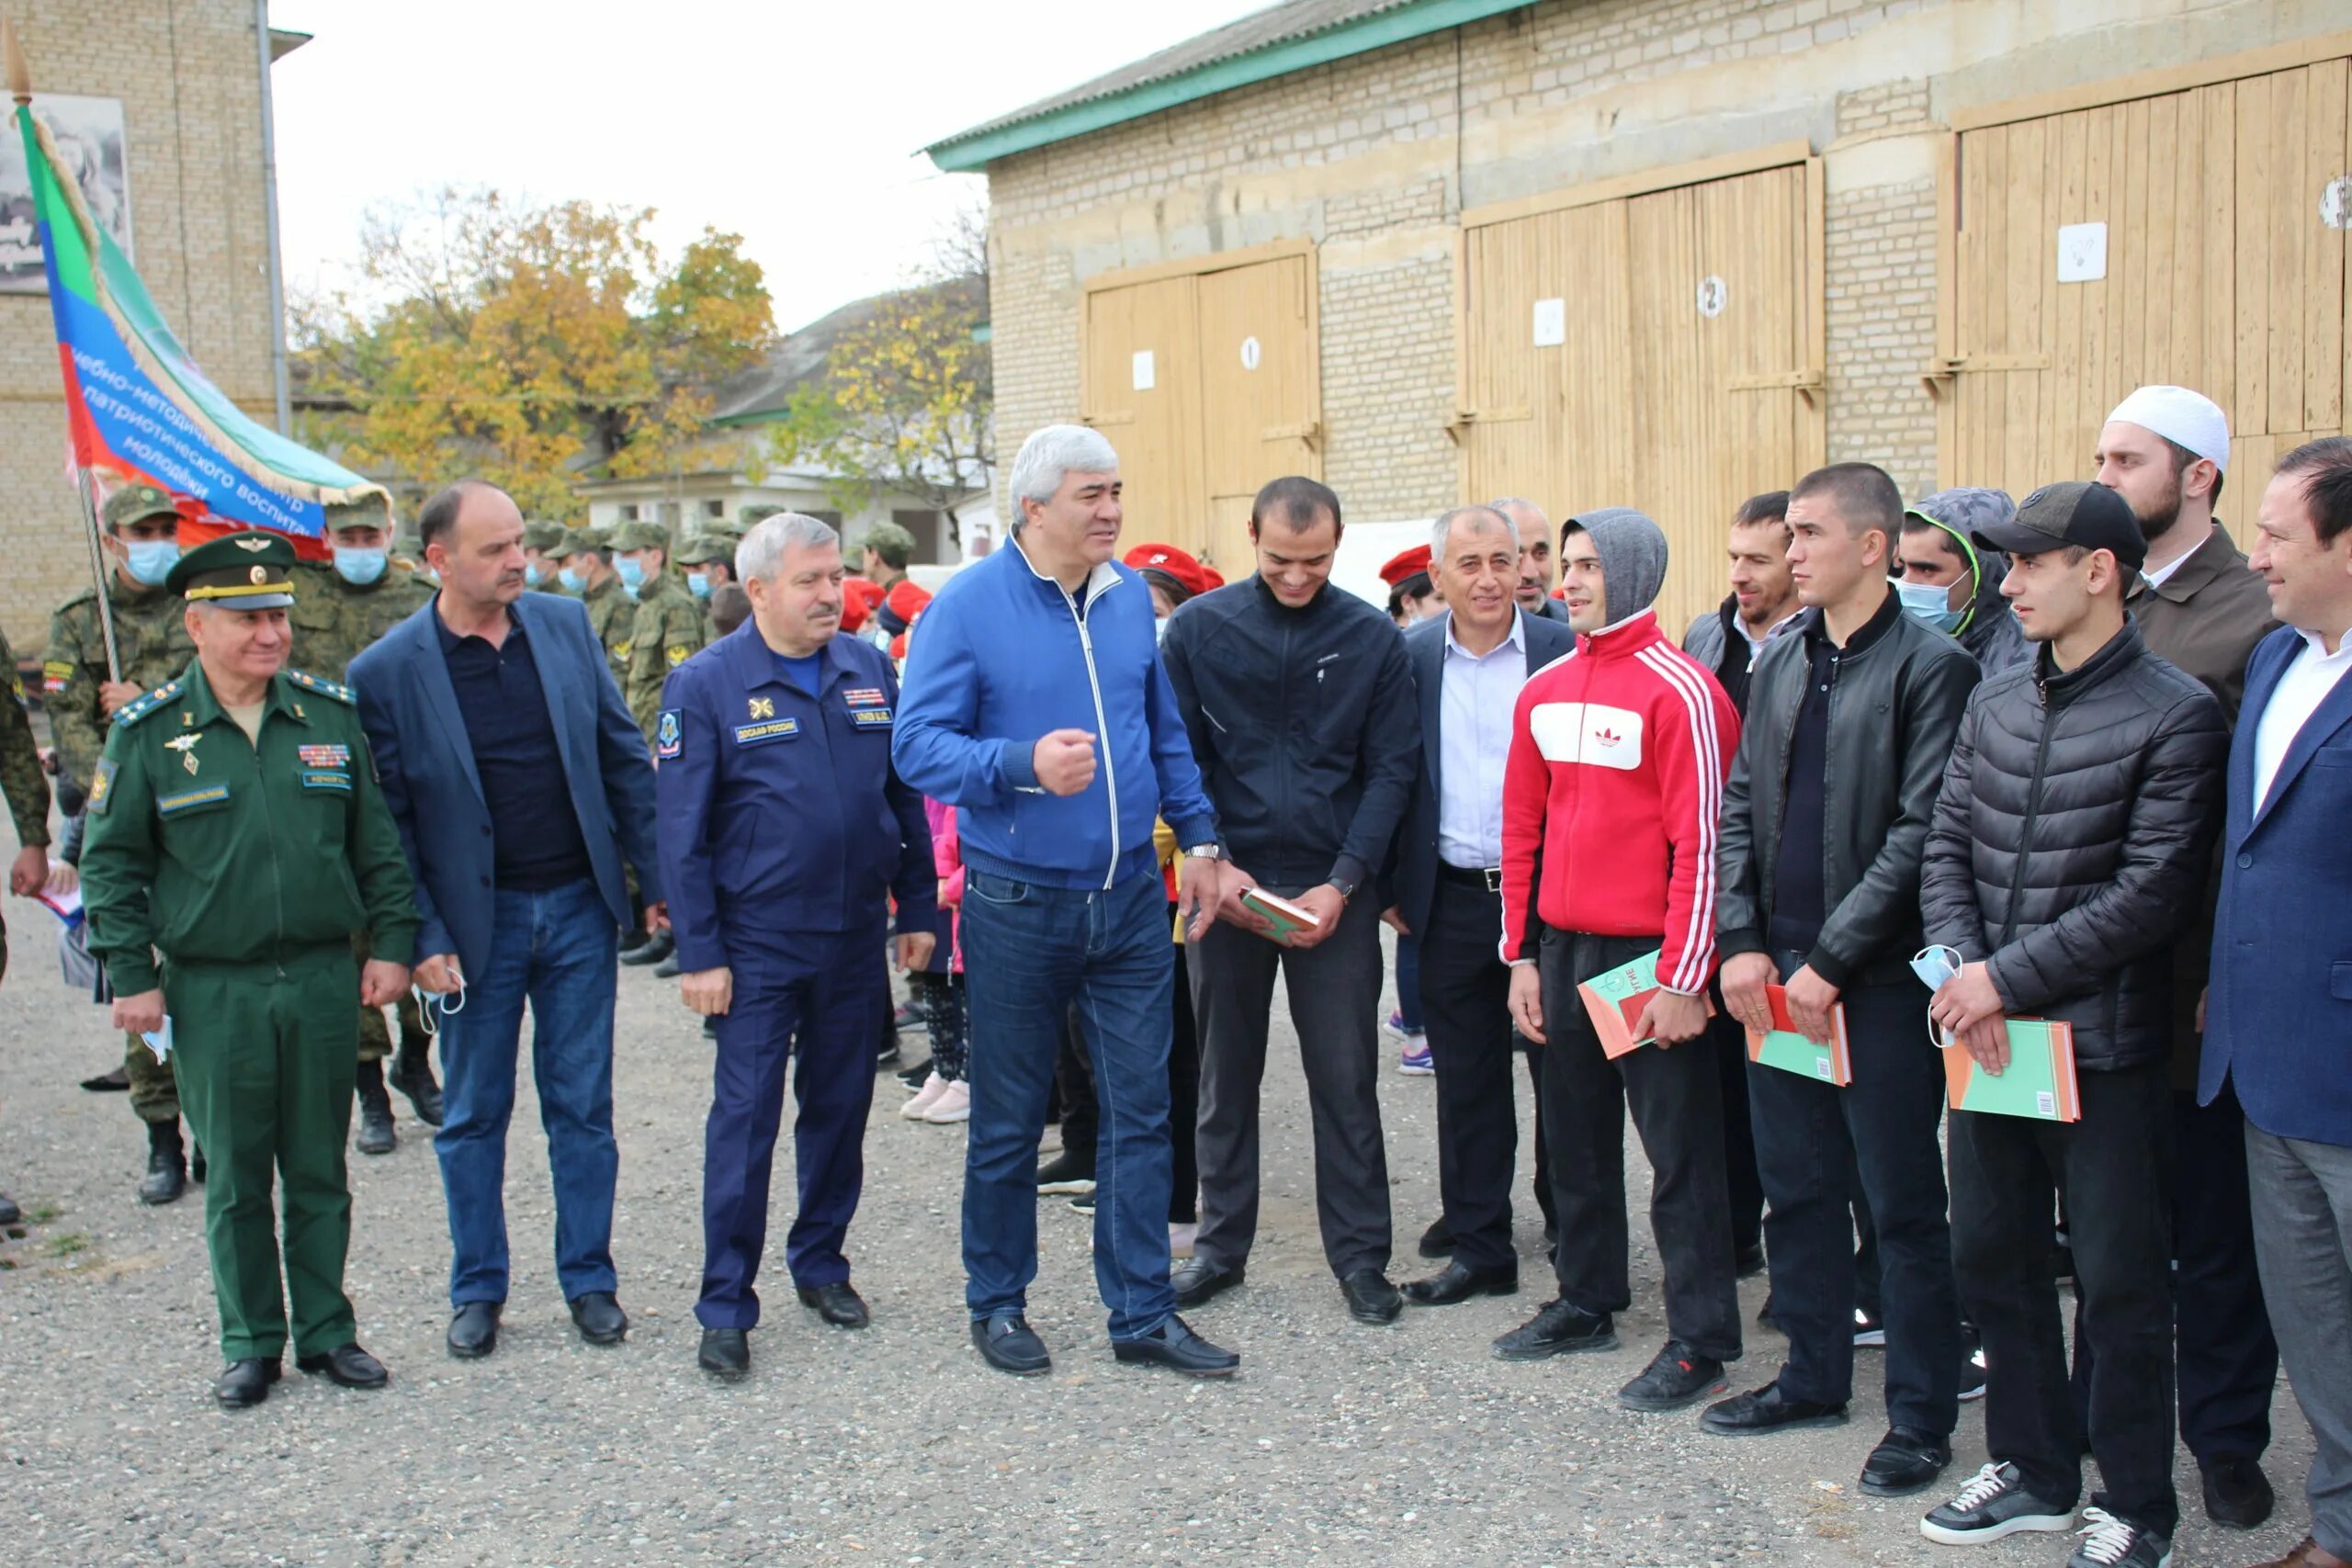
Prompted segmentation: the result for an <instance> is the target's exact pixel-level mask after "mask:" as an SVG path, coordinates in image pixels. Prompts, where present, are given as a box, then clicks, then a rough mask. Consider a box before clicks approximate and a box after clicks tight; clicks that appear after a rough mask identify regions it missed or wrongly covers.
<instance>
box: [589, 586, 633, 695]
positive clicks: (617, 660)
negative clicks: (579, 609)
mask: <svg viewBox="0 0 2352 1568" xmlns="http://www.w3.org/2000/svg"><path fill="white" fill-rule="evenodd" d="M580 602H581V603H582V604H585V605H587V606H588V625H589V626H591V627H592V628H594V631H595V633H596V640H597V641H598V642H600V643H602V644H604V645H605V662H606V663H607V664H609V665H611V666H612V670H613V683H614V684H615V685H616V686H618V687H619V688H620V689H621V691H622V693H623V694H627V693H628V654H629V642H628V634H629V626H630V623H631V622H632V620H633V619H634V618H635V616H636V615H637V602H636V601H635V600H633V599H631V598H630V597H629V596H628V591H627V590H625V589H623V588H622V587H621V580H620V579H619V578H617V577H608V578H606V579H605V581H602V582H599V583H597V584H596V585H594V587H592V588H588V589H585V590H583V591H582V593H581V595H580Z"/></svg>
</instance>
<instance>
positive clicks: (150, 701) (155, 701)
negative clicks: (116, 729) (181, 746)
mask: <svg viewBox="0 0 2352 1568" xmlns="http://www.w3.org/2000/svg"><path fill="white" fill-rule="evenodd" d="M180 690H181V687H180V683H179V682H177V681H166V682H164V683H163V684H162V685H160V686H158V687H156V688H155V689H154V690H153V691H152V692H149V693H148V694H146V695H145V696H142V697H134V698H132V699H131V700H130V702H127V703H125V704H124V705H122V706H121V707H120V708H119V709H117V710H116V711H115V716H114V721H115V722H116V723H117V724H120V725H132V724H137V723H138V722H139V721H140V720H141V719H142V718H145V717H146V716H148V715H149V714H151V713H153V712H154V711H155V710H156V709H157V708H160V707H164V706H168V705H170V704H171V702H172V701H173V700H174V699H175V698H176V697H177V696H178V695H179V694H180Z"/></svg>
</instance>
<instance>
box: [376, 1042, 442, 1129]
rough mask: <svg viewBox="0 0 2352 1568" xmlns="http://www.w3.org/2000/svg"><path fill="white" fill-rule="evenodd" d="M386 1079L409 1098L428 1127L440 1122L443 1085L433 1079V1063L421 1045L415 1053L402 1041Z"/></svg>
mask: <svg viewBox="0 0 2352 1568" xmlns="http://www.w3.org/2000/svg"><path fill="white" fill-rule="evenodd" d="M384 1081H385V1082H387V1083H389V1084H390V1085H391V1086H392V1087H393V1088H394V1089H398V1090H400V1091H401V1093H402V1094H404V1095H406V1096H407V1097H408V1104H409V1109H410V1110H412V1111H415V1112H416V1119H417V1120H418V1121H420V1122H424V1124H425V1125H426V1126H428V1127H438V1126H439V1125H441V1114H442V1102H441V1086H440V1085H439V1084H437V1083H435V1082H434V1081H433V1064H432V1063H431V1062H430V1061H428V1060H427V1059H426V1058H425V1055H424V1050H423V1049H422V1048H420V1049H418V1050H416V1051H413V1052H412V1051H411V1050H410V1049H409V1048H408V1046H407V1044H406V1043H402V1044H401V1054H400V1057H399V1059H398V1060H397V1061H395V1062H394V1063H393V1064H392V1070H391V1072H390V1073H389V1074H388V1075H386V1077H385V1079H384Z"/></svg>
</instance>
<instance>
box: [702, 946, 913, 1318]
mask: <svg viewBox="0 0 2352 1568" xmlns="http://www.w3.org/2000/svg"><path fill="white" fill-rule="evenodd" d="M882 928H883V919H882V915H881V912H880V911H878V910H877V911H876V918H875V919H874V920H873V921H872V922H871V923H870V924H866V925H863V926H861V927H860V928H859V929H858V930H856V931H851V932H846V933H835V932H814V931H797V932H790V933H776V932H767V933H755V934H743V933H738V932H734V931H729V933H728V940H727V959H728V964H729V968H731V969H732V970H733V971H734V976H735V993H734V998H733V1000H732V1002H731V1003H730V1004H729V1007H728V1010H726V1011H725V1012H724V1013H722V1014H720V1015H719V1018H718V1054H717V1057H716V1063H715V1066H714V1067H713V1069H712V1074H711V1078H712V1082H711V1096H710V1118H709V1121H708V1122H707V1123H706V1125H705V1127H704V1132H703V1177H702V1231H703V1266H702V1299H701V1300H700V1301H698V1302H696V1303H695V1319H696V1320H697V1321H699V1322H700V1323H701V1324H702V1325H703V1326H704V1327H705V1328H751V1327H753V1326H755V1325H757V1324H758V1323H759V1321H760V1298H759V1292H757V1291H756V1290H754V1289H753V1288H752V1287H753V1283H754V1281H756V1280H758V1278H759V1272H760V1259H761V1255H762V1254H763V1252H764V1251H765V1250H766V1247H767V1234H768V1182H769V1179H770V1175H771V1172H772V1171H773V1169H774V1168H775V1140H776V1134H777V1132H778V1131H779V1130H780V1129H781V1127H782V1126H783V1122H784V1078H785V1070H786V1067H787V1066H790V1065H791V1063H792V1061H793V1058H794V1057H795V1055H797V1056H798V1058H799V1066H798V1069H797V1071H796V1072H795V1073H794V1074H793V1078H792V1092H793V1098H794V1099H795V1100H797V1102H798V1107H799V1109H798V1112H797V1115H796V1116H795V1117H794V1120H793V1123H792V1152H793V1164H794V1168H795V1171H796V1173H797V1177H798V1181H799V1197H800V1212H799V1213H798V1214H797V1215H796V1216H795V1217H794V1219H793V1222H792V1232H791V1235H789V1236H788V1237H787V1239H786V1245H785V1262H786V1266H787V1267H789V1268H790V1269H791V1270H792V1278H793V1282H794V1283H795V1284H798V1285H802V1286H815V1285H831V1284H837V1283H839V1282H840V1281H842V1280H846V1279H848V1278H849V1260H848V1259H847V1258H843V1257H842V1243H843V1241H844V1240H845V1239H846V1238H847V1236H848V1234H849V1223H850V1220H851V1218H852V1217H853V1216H854V1215H855V1214H856V1213H857V1200H858V1196H859V1194H860V1193H861V1192H862V1191H863V1190H864V1188H865V1119H866V1113H867V1111H870V1110H871V1109H872V1107H873V1104H874V1054H873V1049H872V1042H873V1039H874V1032H875V1030H876V1027H877V1023H876V1020H877V1018H878V1017H879V1016H880V1015H882V1014H884V1013H887V1012H888V1011H889V1009H890V992H889V979H888V975H887V974H886V973H885V971H884V969H883V959H882V944H881V941H880V937H881V931H882Z"/></svg>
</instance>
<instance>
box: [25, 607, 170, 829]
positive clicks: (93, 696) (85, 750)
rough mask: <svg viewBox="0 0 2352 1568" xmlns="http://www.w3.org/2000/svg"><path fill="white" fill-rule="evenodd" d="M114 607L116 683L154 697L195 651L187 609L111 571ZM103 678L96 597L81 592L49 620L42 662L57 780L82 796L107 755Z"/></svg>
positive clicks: (103, 639)
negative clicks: (118, 679) (118, 675)
mask: <svg viewBox="0 0 2352 1568" xmlns="http://www.w3.org/2000/svg"><path fill="white" fill-rule="evenodd" d="M107 601H108V603H110V604H112V605H113V607H114V636H115V644H116V647H117V648H118V649H119V651H120V653H121V655H122V678H123V679H124V680H126V681H129V682H132V683H133V684H134V685H136V686H138V688H139V689H140V690H141V691H142V692H152V691H153V690H154V689H155V688H156V687H158V686H160V685H162V684H164V682H166V681H169V680H170V679H172V677H174V676H175V675H177V674H178V673H179V672H180V671H183V670H185V669H187V666H188V660H192V659H194V658H195V657H196V644H195V643H194V642H193V641H191V640H190V639H189V637H188V635H187V624H186V619H185V614H184V612H185V610H186V606H185V605H183V604H181V602H180V599H179V596H178V595H177V594H174V593H166V592H164V591H163V590H162V589H160V588H133V587H130V586H129V585H128V584H126V583H125V582H124V581H123V580H122V574H121V573H120V572H117V573H116V574H115V575H114V576H113V578H112V579H111V580H110V581H108V582H107ZM106 679H107V644H106V637H105V634H104V633H103V632H101V631H100V630H99V628H98V593H97V590H96V589H95V588H88V589H85V590H83V591H82V592H79V593H77V594H75V595H74V597H73V598H71V599H68V600H67V601H65V603H64V604H61V605H59V606H58V607H57V612H56V614H54V615H51V617H50V619H49V649H48V651H47V652H45V653H43V654H42V655H41V667H40V689H41V704H42V705H43V706H44V707H46V708H47V709H48V710H49V728H50V733H51V735H53V736H54V737H55V738H56V740H57V760H58V765H59V768H60V771H61V774H62V777H65V778H68V779H71V780H73V781H74V783H75V784H79V785H81V787H82V788H83V789H84V790H87V789H88V788H89V787H90V778H91V775H92V774H94V773H96V772H97V767H98V759H99V758H100V757H102V756H104V755H105V754H106V749H107V724H108V722H109V720H108V719H107V715H106V710H105V708H104V707H103V706H102V705H100V703H99V701H98V688H99V687H100V686H102V685H104V684H105V683H106Z"/></svg>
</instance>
